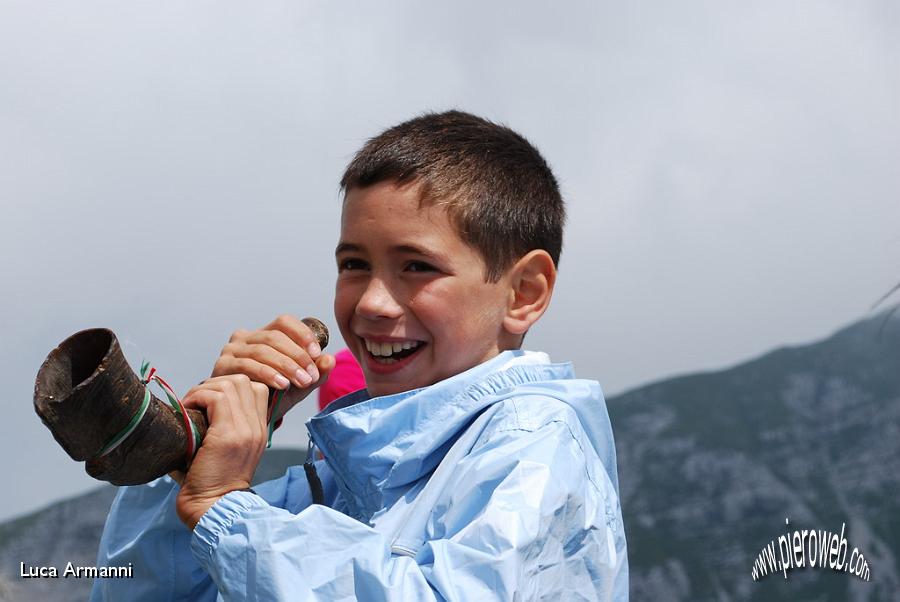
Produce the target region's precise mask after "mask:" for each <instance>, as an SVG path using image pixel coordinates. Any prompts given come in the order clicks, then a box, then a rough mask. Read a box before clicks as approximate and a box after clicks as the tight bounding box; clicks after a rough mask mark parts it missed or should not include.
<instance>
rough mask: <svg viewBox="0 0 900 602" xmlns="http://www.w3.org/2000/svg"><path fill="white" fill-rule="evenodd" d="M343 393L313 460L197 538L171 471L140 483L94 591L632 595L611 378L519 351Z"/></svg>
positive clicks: (215, 510) (120, 500)
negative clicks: (607, 393) (603, 381)
mask: <svg viewBox="0 0 900 602" xmlns="http://www.w3.org/2000/svg"><path fill="white" fill-rule="evenodd" d="M360 393H361V394H353V395H350V396H347V397H345V398H342V399H341V400H338V401H337V402H335V403H334V404H332V405H331V406H329V407H328V408H327V409H326V410H325V411H324V412H322V413H321V414H319V415H317V416H315V417H313V418H311V419H310V420H309V421H308V422H307V426H308V428H309V431H310V434H311V436H312V439H313V442H314V443H315V445H316V446H317V447H318V448H319V449H320V450H321V451H322V452H323V454H324V457H325V460H324V461H319V462H317V463H316V467H317V469H318V473H319V476H320V478H321V480H322V484H323V487H324V493H325V501H326V505H317V504H312V503H311V494H310V489H309V486H308V484H307V479H306V476H305V474H304V471H303V468H302V467H300V466H298V467H293V468H291V469H290V470H289V471H288V472H287V474H286V475H285V476H284V477H282V478H280V479H277V480H274V481H269V482H267V483H264V484H261V485H258V486H256V487H255V490H256V491H257V493H258V494H259V495H258V496H257V495H253V494H252V493H247V492H233V493H230V494H228V495H226V496H225V497H224V498H222V499H221V500H219V501H218V502H217V503H216V504H215V505H214V506H213V507H212V508H210V510H209V511H208V512H207V513H206V514H205V515H204V516H203V518H202V519H201V520H200V522H199V523H198V524H197V526H196V528H195V529H194V531H193V533H192V532H190V531H188V530H187V529H186V528H185V527H184V525H182V524H181V523H180V522H179V520H178V518H177V517H176V515H175V496H176V495H177V493H178V491H177V489H178V487H177V485H175V484H174V483H173V482H172V481H171V480H170V479H169V478H168V477H164V478H162V479H159V480H157V481H155V482H153V483H151V484H149V485H143V486H139V487H123V488H122V489H121V490H120V491H119V494H118V496H117V497H116V500H115V502H114V503H113V506H112V509H111V510H110V514H109V518H108V520H107V524H106V528H105V530H104V533H103V539H102V541H101V543H100V552H99V556H98V561H97V565H98V566H122V565H127V564H128V563H129V562H130V563H132V564H133V567H134V568H133V572H134V578H133V579H97V580H96V582H95V584H94V590H93V594H92V597H91V599H92V600H214V599H216V597H217V593H218V595H219V596H220V597H221V598H222V599H225V600H328V601H332V600H353V599H360V600H384V601H387V600H392V601H393V600H402V601H404V602H406V601H410V600H416V601H418V600H435V599H436V600H477V601H481V600H534V599H545V598H546V599H554V600H572V599H577V600H616V601H620V600H627V599H628V560H627V555H626V546H625V533H624V530H623V525H622V513H621V509H620V507H619V497H618V479H617V475H616V456H615V448H614V446H613V437H612V430H611V428H610V423H609V417H608V414H607V411H606V405H605V403H604V401H603V397H602V394H601V392H600V387H599V385H598V384H597V383H596V382H594V381H589V380H577V379H575V377H574V374H573V372H572V367H571V365H570V364H551V363H549V360H547V359H546V356H545V355H544V354H532V353H527V352H521V351H515V352H513V351H507V352H504V353H502V354H501V355H499V356H498V357H496V358H493V359H492V360H490V361H488V362H485V363H484V364H481V365H479V366H476V367H474V368H472V369H471V370H468V371H466V372H463V373H461V374H458V375H456V376H454V377H452V378H449V379H447V380H445V381H442V382H439V383H437V384H435V385H432V386H430V387H426V388H423V389H418V390H414V391H409V392H406V393H399V394H396V395H389V396H385V397H377V398H373V399H367V398H365V396H364V392H360Z"/></svg>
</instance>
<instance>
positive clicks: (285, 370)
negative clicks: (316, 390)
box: [213, 315, 322, 390]
mask: <svg viewBox="0 0 900 602" xmlns="http://www.w3.org/2000/svg"><path fill="white" fill-rule="evenodd" d="M320 357H322V350H321V349H320V348H319V345H318V343H317V342H316V337H315V335H314V333H313V331H312V330H310V328H309V327H308V326H306V324H304V323H303V322H302V321H300V320H298V319H297V318H295V317H294V316H288V315H283V316H279V317H278V318H276V319H275V320H274V321H272V322H271V323H270V324H268V325H267V326H265V327H263V328H262V329H259V330H254V331H248V330H238V331H235V332H234V334H232V336H231V339H230V340H229V342H228V344H226V345H225V347H223V349H222V353H221V355H220V357H219V359H218V360H217V361H216V365H215V367H214V368H213V376H221V375H224V374H235V373H240V374H245V375H247V376H249V377H250V378H251V379H252V380H255V381H258V382H261V383H265V384H267V385H268V386H270V387H272V388H273V389H281V390H283V389H287V388H288V387H289V386H290V384H291V383H292V384H294V385H295V386H296V387H299V388H305V387H309V386H310V385H312V384H313V383H315V382H316V381H318V380H319V379H320V377H321V372H320V370H319V367H318V366H317V360H318V359H319V358H320Z"/></svg>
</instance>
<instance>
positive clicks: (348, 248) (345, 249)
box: [334, 242, 362, 255]
mask: <svg viewBox="0 0 900 602" xmlns="http://www.w3.org/2000/svg"><path fill="white" fill-rule="evenodd" d="M361 250H362V247H360V246H359V245H355V244H353V243H352V242H339V243H338V246H337V247H335V249H334V254H335V255H340V254H341V253H359V252H360V251H361Z"/></svg>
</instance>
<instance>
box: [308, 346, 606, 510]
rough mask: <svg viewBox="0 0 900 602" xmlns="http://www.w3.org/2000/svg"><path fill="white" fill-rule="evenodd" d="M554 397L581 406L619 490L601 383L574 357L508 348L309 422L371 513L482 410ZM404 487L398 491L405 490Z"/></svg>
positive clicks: (341, 403) (360, 397) (423, 470)
mask: <svg viewBox="0 0 900 602" xmlns="http://www.w3.org/2000/svg"><path fill="white" fill-rule="evenodd" d="M529 393H535V394H539V395H544V396H549V397H555V398H558V399H560V400H561V401H564V402H566V403H568V404H569V405H570V406H572V407H573V409H574V410H575V411H576V413H577V415H578V417H579V420H580V421H581V423H582V425H583V427H584V429H585V431H586V433H587V434H588V437H589V438H590V440H591V442H592V443H593V445H594V447H595V449H596V451H597V453H598V455H599V457H600V459H601V460H602V461H603V463H604V465H605V466H606V469H607V471H608V472H609V473H610V475H609V476H610V480H611V481H612V483H613V485H614V486H615V488H616V490H617V491H618V480H617V478H616V470H615V466H616V464H615V449H614V447H613V444H612V438H611V436H610V432H611V429H610V424H609V417H608V414H607V412H606V408H605V406H604V404H603V397H602V393H601V391H600V386H599V384H598V383H596V382H595V381H588V380H578V379H575V375H574V371H573V369H572V365H571V364H570V363H563V364H553V363H550V361H549V358H547V356H546V355H545V354H542V353H537V354H536V353H530V352H525V351H521V350H516V351H505V352H503V353H501V354H499V355H498V356H497V357H495V358H492V359H490V360H488V361H487V362H484V363H482V364H479V365H478V366H475V367H473V368H471V369H469V370H466V371H465V372H461V373H460V374H457V375H455V376H453V377H451V378H448V379H446V380H443V381H440V382H438V383H435V384H433V385H431V386H428V387H423V388H421V389H414V390H412V391H406V392H403V393H397V394H394V395H385V396H382V397H375V398H369V397H368V394H367V393H366V391H364V390H363V391H358V392H356V393H352V394H350V395H347V396H345V397H343V398H341V399H339V400H337V401H335V402H334V403H332V404H331V405H330V406H328V408H326V410H325V411H323V412H322V413H320V414H318V415H316V416H314V417H312V418H310V419H309V420H308V421H307V423H306V424H307V428H308V429H309V432H310V436H311V438H312V440H313V442H314V443H315V445H316V446H317V447H318V448H319V449H320V450H321V451H322V453H323V455H324V457H325V461H326V463H327V464H328V465H329V467H330V468H331V469H332V471H333V472H334V474H335V477H336V478H337V480H338V483H339V484H341V485H342V486H343V487H342V488H345V489H346V490H347V493H349V494H350V495H351V496H352V497H353V498H355V499H356V500H357V501H358V502H359V503H360V504H361V506H362V507H363V509H367V510H368V512H374V511H375V510H377V509H378V508H380V507H382V506H383V503H384V502H385V500H384V496H385V494H386V493H389V492H390V491H392V490H398V491H402V490H404V489H405V486H407V485H408V484H410V483H413V482H415V481H417V480H419V479H420V478H421V477H423V476H425V475H427V474H428V473H430V472H431V471H432V470H434V469H435V467H436V466H437V465H438V464H439V463H440V461H441V459H442V458H443V457H444V455H445V454H446V452H447V450H448V449H449V448H450V446H452V445H453V443H454V441H456V439H457V438H458V437H459V436H460V435H461V434H462V432H463V431H464V430H465V429H466V427H467V426H469V425H470V424H471V423H472V422H473V421H474V420H475V418H476V417H477V416H478V415H479V414H480V413H481V411H482V410H484V409H486V408H488V407H489V406H491V405H493V404H496V403H498V402H500V401H502V400H504V399H506V398H508V397H510V396H519V395H522V394H529ZM398 488H399V489H398Z"/></svg>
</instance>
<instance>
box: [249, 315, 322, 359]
mask: <svg viewBox="0 0 900 602" xmlns="http://www.w3.org/2000/svg"><path fill="white" fill-rule="evenodd" d="M263 330H278V331H281V332H283V333H284V334H286V335H287V336H288V337H289V338H290V339H291V340H292V341H294V342H295V343H297V344H298V345H300V346H301V347H302V348H303V350H304V351H306V353H307V354H308V355H309V357H310V358H312V359H315V358H317V357H319V355H320V354H321V353H322V349H321V348H320V347H319V342H318V341H317V340H316V335H315V334H314V333H313V331H312V330H310V328H309V326H307V325H306V324H304V323H303V322H301V321H300V320H299V319H298V318H297V317H296V316H291V315H288V314H282V315H280V316H278V317H277V318H275V319H274V320H273V321H272V322H271V323H270V324H269V325H268V326H265V327H264V328H263Z"/></svg>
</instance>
